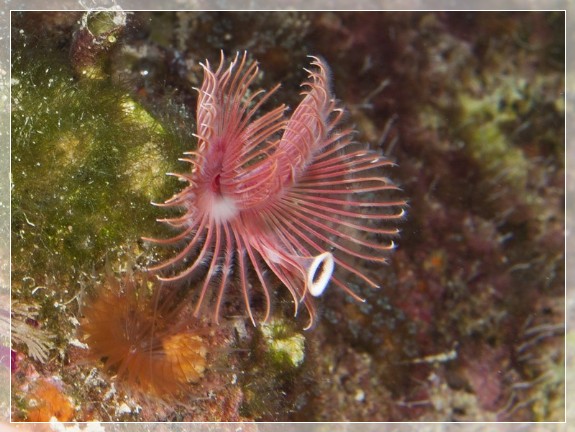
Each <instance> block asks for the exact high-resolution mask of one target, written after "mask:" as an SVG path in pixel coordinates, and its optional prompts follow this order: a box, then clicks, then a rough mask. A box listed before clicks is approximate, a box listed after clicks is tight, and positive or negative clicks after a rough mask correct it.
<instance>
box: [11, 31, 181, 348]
mask: <svg viewBox="0 0 575 432" xmlns="http://www.w3.org/2000/svg"><path fill="white" fill-rule="evenodd" d="M17 35H18V36H16V37H14V39H13V66H12V77H13V79H12V262H13V272H12V282H13V285H12V286H13V297H14V298H15V299H19V300H21V301H24V302H34V303H36V304H39V306H40V310H41V312H40V318H39V319H40V320H41V321H42V322H43V325H45V326H46V327H47V328H48V329H49V330H58V331H59V332H60V333H61V334H60V336H62V337H63V335H62V333H63V332H64V330H62V328H68V329H69V330H71V328H70V323H68V322H66V319H65V316H64V315H65V314H62V313H60V312H58V311H56V310H54V307H53V305H54V304H58V305H71V304H72V305H73V304H75V303H70V301H71V299H74V297H75V296H76V295H79V293H82V292H83V289H84V288H86V287H89V286H91V284H92V282H91V281H92V279H93V278H94V277H96V278H97V277H98V276H97V274H98V273H101V272H102V269H103V265H104V263H105V262H106V261H108V262H110V263H112V265H113V266H114V267H118V266H123V267H125V266H126V265H127V264H126V262H132V263H133V262H138V261H139V262H142V263H147V262H149V261H150V260H151V257H149V256H148V254H149V253H150V252H147V251H146V250H144V249H142V248H141V240H140V239H141V237H142V236H154V235H155V234H157V232H158V230H159V228H158V225H159V224H157V222H156V218H157V217H159V216H161V215H160V214H159V213H158V210H157V209H156V208H155V207H153V206H152V205H150V201H152V200H155V201H160V200H163V199H165V198H166V197H169V196H171V195H172V194H173V192H174V190H175V189H176V185H177V182H176V181H175V180H174V179H170V178H168V177H166V175H165V173H166V172H167V171H175V170H177V169H176V167H175V165H176V164H177V158H175V157H174V154H179V153H181V151H183V149H181V148H179V145H180V144H181V143H180V142H179V141H178V138H175V137H174V136H173V135H171V134H170V132H169V131H167V129H165V128H164V127H162V126H161V125H160V124H159V122H158V121H157V120H156V119H155V118H154V117H153V116H152V115H150V114H149V113H148V112H147V110H146V109H145V108H144V107H143V106H142V105H141V104H139V103H138V101H136V100H135V99H134V98H133V97H132V96H131V95H130V94H129V93H128V92H127V91H126V89H125V88H122V87H121V86H120V85H118V84H116V83H115V82H114V81H113V80H111V79H109V78H107V79H98V80H91V79H85V78H78V77H76V74H75V71H74V70H73V68H72V66H71V65H70V58H69V55H68V52H67V51H66V50H62V49H59V48H58V45H57V44H54V43H53V41H46V42H45V45H44V42H43V41H41V40H40V41H39V40H38V39H37V38H36V37H35V35H32V34H28V33H27V32H26V31H23V30H22V31H20V32H17ZM32 40H33V41H34V42H35V43H36V44H37V46H34V47H33V48H32V44H31V41H32ZM61 326H63V327H61ZM62 343H64V341H63V340H62Z"/></svg>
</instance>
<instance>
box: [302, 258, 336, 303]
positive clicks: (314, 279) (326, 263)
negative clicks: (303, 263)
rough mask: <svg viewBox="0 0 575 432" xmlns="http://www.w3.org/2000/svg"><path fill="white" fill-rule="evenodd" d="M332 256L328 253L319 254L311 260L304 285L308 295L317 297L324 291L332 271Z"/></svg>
mask: <svg viewBox="0 0 575 432" xmlns="http://www.w3.org/2000/svg"><path fill="white" fill-rule="evenodd" d="M334 266H335V264H334V261H333V255H332V254H331V253H330V252H324V253H322V254H319V255H317V256H315V257H313V259H312V260H311V263H310V265H309V267H308V268H307V278H306V285H307V290H308V291H309V293H310V294H311V295H312V296H314V297H319V296H320V295H322V294H323V292H324V291H325V289H326V287H327V284H328V283H329V280H330V279H331V275H332V274H333V269H334Z"/></svg>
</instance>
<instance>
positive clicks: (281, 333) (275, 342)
mask: <svg viewBox="0 0 575 432" xmlns="http://www.w3.org/2000/svg"><path fill="white" fill-rule="evenodd" d="M261 332H262V336H263V338H264V342H265V345H266V347H267V353H268V356H269V358H270V359H271V361H272V362H273V363H274V364H276V365H277V366H278V367H280V368H282V369H284V368H297V367H299V366H301V364H302V363H303V361H304V358H305V338H304V336H303V335H301V334H298V333H295V334H289V331H288V329H287V327H286V325H285V323H283V322H282V321H281V320H273V321H271V322H270V323H266V324H262V326H261Z"/></svg>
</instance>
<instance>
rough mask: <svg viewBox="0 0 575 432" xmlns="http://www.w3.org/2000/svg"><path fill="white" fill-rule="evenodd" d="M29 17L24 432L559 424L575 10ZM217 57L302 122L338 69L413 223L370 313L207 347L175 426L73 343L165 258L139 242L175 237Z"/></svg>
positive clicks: (20, 127)
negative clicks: (119, 290) (103, 302)
mask: <svg viewBox="0 0 575 432" xmlns="http://www.w3.org/2000/svg"><path fill="white" fill-rule="evenodd" d="M11 19H12V22H11V35H10V38H11V44H12V71H11V73H12V81H11V86H12V97H11V101H10V103H11V108H12V118H11V127H12V145H11V150H12V152H11V173H12V177H11V189H12V190H11V259H12V274H11V287H12V292H11V300H12V309H11V313H12V329H13V340H12V342H13V346H12V351H11V352H8V354H9V355H10V357H11V358H12V360H13V362H12V366H11V369H10V370H8V369H7V368H6V370H3V372H2V373H4V374H10V375H11V378H12V388H11V402H12V407H11V412H10V413H9V416H10V417H11V418H12V419H13V420H15V421H25V420H33V419H37V420H43V419H45V420H49V419H50V418H51V417H53V416H54V417H56V418H58V419H59V420H60V421H63V422H65V421H80V422H82V421H90V420H98V421H252V420H255V421H274V422H284V421H285V422H293V421H314V422H321V421H357V422H370V421H371V422H373V421H394V422H396V421H414V422H431V421H446V422H450V421H477V422H486V421H520V422H531V421H535V422H537V421H563V419H564V418H565V385H564V380H565V373H564V372H565V363H564V358H565V351H564V347H565V325H564V318H565V233H566V230H565V217H564V215H565V180H564V179H565V149H566V147H565V126H564V125H565V93H564V92H565V73H564V71H565V55H564V54H565V45H564V44H565V13H564V12H561V11H559V12H307V11H301V12H296V11H282V12H137V13H129V14H124V13H123V12H121V11H115V12H98V13H96V12H93V13H91V14H89V15H87V14H86V13H85V12H12V15H11ZM83 20H84V21H83ZM83 25H84V26H89V29H90V32H91V33H92V34H96V35H97V37H100V39H99V41H98V42H97V43H96V42H93V41H92V42H85V41H83V40H79V37H78V34H79V33H78V32H79V31H81V30H82V26H83ZM90 43H91V44H92V45H90ZM222 49H223V50H224V52H225V53H226V54H227V55H228V56H231V55H233V54H234V53H235V52H236V51H238V50H240V51H243V50H244V49H247V50H248V52H249V55H250V56H251V58H253V59H257V60H258V61H259V63H260V69H261V71H262V74H261V80H260V82H258V84H259V85H258V87H259V86H261V87H263V88H270V87H271V86H272V85H273V84H274V83H276V82H281V83H282V87H281V89H280V90H279V92H278V93H279V96H278V99H280V100H282V101H284V100H285V101H287V102H288V103H289V105H290V106H292V107H293V106H295V105H296V104H297V101H298V100H299V92H300V91H301V90H300V89H299V83H300V82H301V81H302V78H303V77H305V71H304V70H303V68H304V67H307V65H308V63H309V61H308V60H309V59H308V58H307V57H306V56H308V55H319V56H321V57H322V58H324V59H325V60H326V62H327V64H328V65H330V67H331V69H332V80H333V86H334V93H335V95H336V97H337V98H338V99H339V100H340V101H341V104H342V105H343V106H344V107H345V108H346V109H347V111H348V123H349V124H351V125H354V126H355V128H356V130H357V131H358V134H357V137H356V138H357V140H359V141H361V142H365V143H368V144H369V146H370V148H372V149H374V150H376V151H379V152H382V153H383V154H385V156H387V157H388V158H390V159H392V160H393V161H394V162H395V163H396V164H397V167H395V168H394V169H393V170H392V171H391V172H390V173H389V174H386V175H389V176H390V177H392V178H393V180H394V181H395V182H397V183H398V184H399V185H400V186H401V187H402V189H403V193H404V196H405V198H406V199H407V200H408V204H409V207H408V209H407V217H406V219H405V221H404V222H403V223H402V224H401V226H400V228H401V235H400V237H399V238H398V239H397V243H398V248H397V250H396V251H395V252H394V253H393V254H392V255H390V257H389V265H383V266H381V265H379V264H378V265H374V264H370V263H365V262H358V263H357V266H361V268H362V271H363V272H365V273H366V274H370V275H374V277H375V278H377V280H379V281H381V282H382V283H381V285H382V288H380V289H378V290H373V289H370V288H368V287H365V286H362V284H361V282H360V281H355V280H351V281H349V283H350V284H352V285H353V286H354V287H355V288H354V289H355V290H356V292H359V293H360V294H361V295H362V296H363V297H364V298H366V300H367V301H366V303H358V302H356V301H354V300H353V299H351V298H347V297H346V296H345V295H344V293H343V292H339V291H337V290H335V289H333V290H328V292H327V293H326V295H325V296H324V298H323V299H322V301H321V306H320V319H319V323H318V325H317V326H316V327H315V328H313V329H312V330H310V331H303V330H302V328H303V325H302V321H301V320H298V319H295V320H294V319H293V318H292V317H291V314H290V312H291V306H290V305H289V304H288V305H286V307H285V308H284V307H283V305H280V306H278V307H277V308H276V309H275V310H274V317H273V320H272V321H271V323H269V324H268V325H263V326H261V327H257V328H253V327H252V326H251V324H249V325H246V323H245V322H244V321H245V319H244V318H245V317H240V318H238V317H235V318H234V319H230V320H229V322H227V323H226V324H224V325H222V326H220V327H217V328H212V329H211V330H210V332H209V334H208V335H207V337H206V339H209V342H207V343H208V346H209V348H208V357H207V368H206V373H205V375H204V377H203V379H202V380H200V381H199V382H198V383H195V384H190V392H189V393H188V394H186V397H185V398H184V399H183V400H181V401H179V402H178V403H176V404H170V403H165V402H163V401H161V400H156V399H154V398H149V397H146V396H145V395H138V394H134V393H133V392H131V391H130V389H129V388H125V387H124V386H122V385H121V383H115V381H114V379H113V377H110V376H108V375H107V374H105V373H104V371H103V370H102V368H101V365H100V364H99V362H98V361H94V360H93V359H90V358H89V356H88V353H87V349H86V346H85V344H84V341H83V340H82V338H81V335H79V333H78V327H79V324H80V322H81V319H82V316H83V312H82V308H83V307H84V305H85V302H86V299H87V298H88V297H89V296H90V295H91V294H92V293H93V292H95V291H96V290H97V289H98V287H99V286H101V285H102V284H103V283H105V280H106V274H107V273H106V272H107V270H106V267H107V266H110V267H111V268H112V271H113V272H115V273H117V274H119V273H122V272H125V271H126V270H129V269H134V268H136V269H137V268H145V267H146V266H147V265H148V264H150V263H152V262H155V261H156V260H157V259H158V254H162V253H163V252H162V251H161V250H160V249H158V248H155V247H150V246H148V245H146V244H145V243H144V242H142V241H141V236H154V235H156V236H161V235H163V234H165V233H166V231H165V229H164V228H163V227H162V226H161V225H160V224H158V223H157V222H156V221H155V219H156V218H159V217H163V216H164V215H163V214H162V213H161V211H159V210H158V209H157V208H154V207H153V206H151V205H150V201H155V202H160V201H161V200H163V199H165V198H167V197H169V196H170V195H171V194H173V193H174V192H175V191H177V190H179V188H181V184H180V183H179V182H177V181H176V180H174V179H172V178H168V177H166V176H165V173H166V172H170V171H176V172H178V171H182V170H184V169H186V168H185V166H184V164H182V163H181V162H178V158H179V157H181V154H182V153H183V152H184V151H186V150H190V149H193V145H194V143H195V138H194V137H193V136H192V133H193V132H194V127H195V120H194V119H195V112H194V109H195V92H194V90H193V89H192V88H193V87H199V85H200V84H201V77H202V74H201V69H200V67H199V62H203V61H204V60H205V59H206V58H207V59H209V60H210V62H211V63H217V60H218V58H219V53H220V50H222ZM2 160H4V158H2ZM2 163H4V164H5V163H6V162H2ZM1 253H2V254H3V255H2V265H3V266H6V267H7V265H8V264H7V262H8V256H9V251H8V249H6V248H2V252H1ZM3 274H4V273H3ZM2 285H3V287H7V286H8V285H9V282H8V281H7V280H3V281H2ZM2 295H3V296H5V298H6V302H4V304H7V301H8V294H7V292H6V291H3V294H2ZM5 311H6V312H5V314H8V311H7V310H5ZM3 318H4V316H3ZM2 322H6V320H5V319H4V321H2ZM4 342H6V343H5V346H8V341H3V343H4ZM4 358H6V357H4ZM5 364H6V363H5ZM38 400H44V401H49V403H46V404H44V405H42V404H38V402H37V401H38ZM31 401H36V402H33V403H31ZM42 416H48V417H47V418H45V417H42Z"/></svg>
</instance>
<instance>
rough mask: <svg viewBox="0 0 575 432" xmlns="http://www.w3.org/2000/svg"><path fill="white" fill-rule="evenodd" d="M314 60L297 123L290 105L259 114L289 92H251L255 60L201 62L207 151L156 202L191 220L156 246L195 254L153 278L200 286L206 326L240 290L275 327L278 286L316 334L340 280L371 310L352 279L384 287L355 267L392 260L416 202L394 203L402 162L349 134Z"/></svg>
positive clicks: (200, 135) (202, 132)
mask: <svg viewBox="0 0 575 432" xmlns="http://www.w3.org/2000/svg"><path fill="white" fill-rule="evenodd" d="M310 58H311V59H312V60H311V66H312V68H311V69H310V70H307V69H306V72H308V80H307V81H306V82H304V83H303V84H302V87H304V91H303V92H302V96H303V99H302V100H301V102H300V103H299V105H298V106H297V108H296V109H295V110H294V111H293V113H292V114H291V116H290V117H289V118H287V117H286V115H285V113H286V111H287V107H286V105H285V104H282V105H280V106H278V107H276V108H274V109H272V110H271V111H269V112H267V113H266V114H263V115H261V116H258V115H257V114H258V111H259V110H260V108H261V107H262V105H263V104H264V103H266V102H268V101H269V99H270V96H271V95H272V94H274V92H275V91H276V90H277V89H278V88H279V85H276V86H275V87H274V88H273V89H272V90H271V91H269V92H265V91H264V90H261V89H260V90H257V91H253V90H251V89H250V85H251V84H252V82H253V81H254V80H255V79H256V76H257V75H258V71H259V70H258V66H257V63H255V62H249V61H248V60H247V53H245V52H244V54H243V55H240V54H239V53H238V54H236V56H235V58H234V60H233V61H231V62H229V63H228V62H226V60H225V58H224V55H223V53H222V55H221V61H220V64H219V67H218V68H217V69H216V70H215V71H214V70H212V68H211V66H210V64H209V62H208V61H206V62H205V64H202V67H203V71H204V80H203V83H202V86H201V88H199V89H196V90H197V92H198V102H197V131H196V134H195V136H196V137H197V140H198V143H197V147H196V149H195V150H193V151H189V152H186V153H185V155H186V157H185V158H184V159H182V160H183V161H186V162H188V163H190V164H191V171H190V172H189V173H183V174H174V173H169V174H170V175H175V176H177V177H178V178H180V179H181V180H183V181H185V182H187V183H188V185H187V186H186V187H185V188H184V189H183V190H181V191H180V192H178V193H177V194H175V195H174V196H173V197H172V198H170V199H168V200H167V201H166V202H165V203H163V204H156V205H159V206H164V207H174V208H178V209H183V214H182V215H181V216H178V217H174V218H166V219H159V221H163V222H165V223H167V224H168V225H170V226H172V227H175V228H177V229H180V230H181V232H179V233H178V234H177V235H175V236H174V237H172V238H167V239H151V238H145V239H146V240H150V241H153V242H156V243H160V244H164V245H180V246H181V245H182V244H183V245H184V246H181V250H180V251H179V252H178V253H177V254H176V255H175V256H173V257H171V258H170V259H167V260H165V261H164V262H161V263H160V264H158V265H156V266H154V267H152V268H150V270H151V271H154V272H158V273H160V276H159V279H160V280H161V281H163V282H164V283H165V284H170V283H172V284H173V283H177V282H187V283H192V282H194V283H197V284H198V288H197V289H196V290H194V291H195V308H194V315H196V316H197V315H198V314H199V313H200V309H201V307H202V305H203V304H204V303H207V302H209V301H213V304H214V318H215V320H216V322H217V321H218V319H219V316H220V313H221V308H222V303H223V299H224V294H225V292H226V290H228V289H229V288H230V287H231V288H232V289H239V291H240V292H241V296H242V298H243V302H244V304H245V309H246V311H247V314H248V315H249V318H250V319H251V321H252V322H253V323H254V325H255V324H256V321H257V319H256V316H255V310H254V309H255V307H254V306H253V305H252V302H253V297H254V296H255V295H259V296H260V297H261V298H262V299H263V302H264V304H265V306H264V307H263V309H264V311H263V318H262V319H261V320H262V321H264V322H265V321H266V320H268V318H269V317H270V309H271V304H272V296H273V289H272V287H275V285H278V284H280V283H281V284H283V285H284V286H285V287H286V288H287V289H288V290H289V292H290V294H291V296H292V297H293V301H294V305H295V314H297V313H298V309H299V307H300V305H301V304H303V305H305V307H306V309H307V311H308V312H309V318H310V319H309V324H308V326H307V327H306V328H309V327H311V326H312V324H313V323H314V319H315V315H316V311H315V310H316V309H315V306H314V302H313V299H312V298H313V297H317V296H320V295H321V294H322V293H323V292H324V290H325V288H326V286H327V285H328V283H330V281H331V283H332V284H333V285H335V286H338V287H339V288H341V289H342V290H343V291H344V292H346V293H347V294H349V295H350V296H352V297H354V298H355V299H357V300H360V301H363V300H362V299H361V297H360V296H359V295H358V294H356V293H355V292H354V291H353V290H352V289H351V288H350V287H349V286H348V285H347V284H346V279H345V277H346V275H345V273H348V275H349V274H352V275H355V276H356V277H358V278H359V279H361V280H363V281H364V282H365V283H367V284H368V285H370V286H372V287H378V284H377V282H375V281H374V280H373V279H372V278H371V277H370V276H368V275H366V274H364V273H363V272H362V270H361V268H360V267H359V266H358V265H357V263H354V260H356V259H360V260H367V261H370V262H376V263H383V262H385V261H386V258H385V252H387V251H389V250H391V249H393V248H394V247H395V244H394V242H393V240H391V238H392V237H394V236H396V235H397V234H398V232H399V231H398V229H397V227H395V226H393V223H394V222H397V221H398V220H400V219H402V218H403V217H404V212H405V210H404V208H405V201H404V200H402V199H397V198H395V197H393V195H394V192H392V191H397V190H399V189H398V187H397V186H396V185H395V184H394V183H393V182H392V181H391V180H390V179H389V178H387V177H386V176H384V175H383V174H382V173H383V171H384V170H385V168H387V167H390V166H392V165H393V162H391V161H390V160H388V159H386V158H384V157H383V156H382V155H380V154H378V153H376V152H374V151H372V150H370V149H368V148H366V147H365V146H362V145H360V144H359V143H357V142H355V141H354V140H353V137H352V135H353V132H354V131H353V129H347V128H343V127H342V126H341V124H342V118H343V116H344V110H343V109H342V108H340V107H339V106H338V105H337V103H336V102H335V99H334V97H333V95H332V92H331V89H330V83H329V78H328V77H329V70H328V67H327V65H326V63H325V62H324V61H323V60H322V59H320V58H318V57H312V56H310ZM390 194H391V197H390V196H389V195H390ZM382 238H384V240H382ZM334 268H336V269H338V270H339V271H336V272H334ZM270 271H271V273H272V274H273V275H275V277H276V278H277V279H276V281H274V280H272V278H271V277H270V274H269V273H270Z"/></svg>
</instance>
